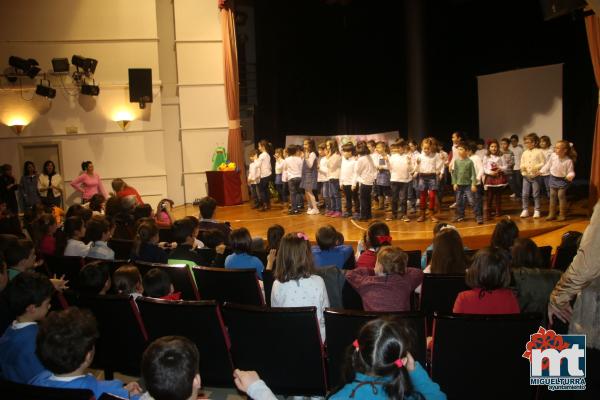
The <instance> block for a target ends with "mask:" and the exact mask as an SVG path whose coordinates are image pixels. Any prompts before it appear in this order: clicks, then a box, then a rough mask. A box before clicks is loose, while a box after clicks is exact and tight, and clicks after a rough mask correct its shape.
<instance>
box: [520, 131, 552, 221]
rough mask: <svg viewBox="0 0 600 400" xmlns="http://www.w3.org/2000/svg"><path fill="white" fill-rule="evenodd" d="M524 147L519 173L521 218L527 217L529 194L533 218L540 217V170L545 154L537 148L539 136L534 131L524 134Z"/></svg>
mask: <svg viewBox="0 0 600 400" xmlns="http://www.w3.org/2000/svg"><path fill="white" fill-rule="evenodd" d="M524 142H525V147H526V148H527V149H526V150H525V151H524V152H523V155H522V156H521V174H522V175H523V193H522V201H523V211H522V212H521V218H527V217H529V210H528V208H529V196H530V195H533V202H534V211H533V218H539V217H540V208H541V204H540V185H541V178H540V170H541V169H542V167H543V166H544V164H546V156H545V155H544V152H543V151H542V150H541V149H540V148H539V144H540V138H539V137H538V135H536V134H535V133H530V134H529V135H527V136H525V141H524Z"/></svg>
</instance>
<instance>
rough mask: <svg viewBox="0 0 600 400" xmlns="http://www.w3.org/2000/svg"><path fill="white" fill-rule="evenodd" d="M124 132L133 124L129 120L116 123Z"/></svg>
mask: <svg viewBox="0 0 600 400" xmlns="http://www.w3.org/2000/svg"><path fill="white" fill-rule="evenodd" d="M115 122H116V123H117V124H118V125H119V126H120V127H121V129H123V130H126V129H127V125H129V123H130V122H131V121H130V120H128V119H122V120H120V121H115Z"/></svg>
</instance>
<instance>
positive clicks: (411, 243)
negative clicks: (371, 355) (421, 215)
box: [174, 196, 589, 250]
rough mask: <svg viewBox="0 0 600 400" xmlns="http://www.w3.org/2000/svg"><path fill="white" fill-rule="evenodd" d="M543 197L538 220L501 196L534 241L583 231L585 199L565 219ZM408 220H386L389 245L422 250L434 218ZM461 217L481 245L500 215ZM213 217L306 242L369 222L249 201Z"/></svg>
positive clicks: (354, 232)
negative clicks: (550, 216)
mask: <svg viewBox="0 0 600 400" xmlns="http://www.w3.org/2000/svg"><path fill="white" fill-rule="evenodd" d="M450 203H451V198H450V197H447V198H445V201H444V207H443V209H442V212H441V213H440V214H439V215H438V219H439V220H440V221H451V220H452V218H453V217H454V210H450V209H448V205H449V204H450ZM547 203H548V202H547V200H546V199H544V200H542V216H543V218H540V219H533V218H531V217H529V218H524V219H521V218H520V217H519V214H520V212H521V207H520V202H519V201H515V200H512V199H510V198H509V197H508V196H506V197H504V198H503V208H504V215H508V216H510V218H512V219H513V220H514V221H515V222H516V223H517V225H518V226H519V229H520V231H521V237H531V238H533V240H534V241H536V243H538V245H552V246H554V247H556V246H557V245H558V244H559V243H560V237H561V236H562V234H563V233H564V232H566V231H568V230H578V231H583V230H584V229H585V227H586V226H587V224H588V222H589V218H588V214H587V212H588V210H587V200H582V201H579V202H576V203H574V204H572V205H571V207H570V215H569V219H568V220H567V221H564V222H546V221H545V219H544V217H545V216H546V215H547V210H548V204H547ZM198 214H199V211H198V207H194V206H192V205H189V204H188V205H185V206H179V207H176V208H175V209H174V215H175V217H176V218H181V217H183V216H186V215H194V216H198ZM373 217H374V219H373V220H384V219H385V212H384V211H377V210H373ZM410 217H411V219H412V221H411V222H403V221H400V220H395V221H386V223H387V224H388V225H389V227H390V230H391V234H392V237H393V238H394V244H395V245H398V246H400V247H402V248H404V249H405V250H417V249H419V250H424V249H425V248H426V247H427V246H428V245H429V244H430V243H431V240H432V238H433V227H434V225H435V224H434V223H433V222H430V221H428V222H416V217H417V216H416V214H411V215H410ZM466 217H467V218H466V220H465V221H463V222H459V223H455V224H454V225H455V226H456V227H457V229H458V230H459V232H460V234H461V236H462V237H463V240H464V242H465V245H466V246H469V247H471V248H475V249H477V248H481V247H484V246H486V245H488V244H489V240H490V237H491V234H492V232H493V230H494V227H495V226H496V223H497V222H498V221H499V220H500V219H499V218H496V219H493V220H486V221H485V222H484V224H483V225H477V223H476V222H475V219H474V217H473V215H472V213H471V211H470V210H467V212H466ZM215 218H216V219H218V220H223V221H229V222H230V223H231V226H232V227H233V228H240V227H246V228H248V230H249V231H250V233H251V234H252V235H253V236H262V237H263V238H266V233H267V229H268V228H269V226H271V225H273V224H280V225H282V226H283V227H284V228H285V230H286V232H293V231H302V232H304V233H306V234H307V235H308V236H309V237H310V239H311V241H314V240H315V233H316V231H317V230H318V229H319V228H320V227H321V226H323V225H326V224H331V225H332V226H334V227H335V228H336V229H337V230H338V231H340V232H342V234H343V235H344V237H345V239H346V242H347V243H348V244H353V245H355V244H356V243H357V242H358V240H360V239H361V238H362V236H363V234H364V232H365V230H366V228H367V226H368V225H369V222H359V221H355V220H353V219H350V218H329V217H326V216H324V215H306V214H300V215H288V214H287V207H286V208H285V209H284V207H283V206H282V205H281V204H273V205H272V209H271V210H270V211H266V212H261V211H257V210H252V209H251V208H250V204H249V203H244V204H241V205H238V206H230V207H218V209H217V214H216V216H215Z"/></svg>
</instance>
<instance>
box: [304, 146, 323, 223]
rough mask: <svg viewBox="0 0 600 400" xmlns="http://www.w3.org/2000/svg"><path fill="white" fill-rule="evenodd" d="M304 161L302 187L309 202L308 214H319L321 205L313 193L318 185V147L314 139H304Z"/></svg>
mask: <svg viewBox="0 0 600 400" xmlns="http://www.w3.org/2000/svg"><path fill="white" fill-rule="evenodd" d="M303 154H304V163H303V164H302V181H301V182H300V187H301V188H302V189H304V196H305V198H306V202H307V203H308V210H307V211H306V213H307V214H308V215H317V214H319V207H318V206H317V200H316V199H315V195H314V193H313V189H315V187H316V186H317V169H318V162H317V148H316V146H315V141H314V140H312V139H305V140H304V153H303Z"/></svg>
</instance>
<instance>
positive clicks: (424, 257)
mask: <svg viewBox="0 0 600 400" xmlns="http://www.w3.org/2000/svg"><path fill="white" fill-rule="evenodd" d="M448 225H450V224H449V223H447V222H443V221H440V222H438V223H437V224H435V225H434V226H433V237H434V238H435V235H437V234H438V233H439V231H440V230H441V229H442V228H443V227H445V226H448ZM428 251H433V243H431V244H430V245H429V246H427V248H426V249H425V251H424V252H423V254H422V255H421V268H423V269H425V267H427V252H428Z"/></svg>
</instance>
